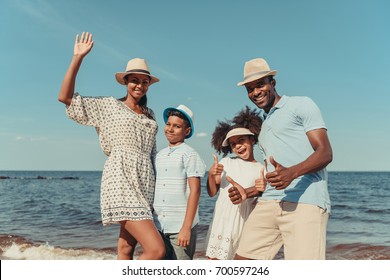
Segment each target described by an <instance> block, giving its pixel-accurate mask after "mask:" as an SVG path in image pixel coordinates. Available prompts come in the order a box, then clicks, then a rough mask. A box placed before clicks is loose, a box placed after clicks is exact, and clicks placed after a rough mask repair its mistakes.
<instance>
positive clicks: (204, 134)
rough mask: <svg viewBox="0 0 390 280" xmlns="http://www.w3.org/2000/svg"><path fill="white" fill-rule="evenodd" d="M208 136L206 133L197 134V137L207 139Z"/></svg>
mask: <svg viewBox="0 0 390 280" xmlns="http://www.w3.org/2000/svg"><path fill="white" fill-rule="evenodd" d="M207 135H208V134H207V133H206V132H199V133H197V134H196V137H206V136H207Z"/></svg>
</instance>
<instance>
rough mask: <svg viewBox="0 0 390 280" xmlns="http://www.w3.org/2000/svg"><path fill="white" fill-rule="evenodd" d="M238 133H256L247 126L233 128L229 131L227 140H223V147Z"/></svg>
mask: <svg viewBox="0 0 390 280" xmlns="http://www.w3.org/2000/svg"><path fill="white" fill-rule="evenodd" d="M237 135H255V134H254V133H253V132H252V131H250V130H249V129H247V128H243V127H239V128H233V129H232V130H230V131H229V132H228V133H227V135H226V137H225V140H223V142H222V147H228V146H229V138H230V137H233V136H237Z"/></svg>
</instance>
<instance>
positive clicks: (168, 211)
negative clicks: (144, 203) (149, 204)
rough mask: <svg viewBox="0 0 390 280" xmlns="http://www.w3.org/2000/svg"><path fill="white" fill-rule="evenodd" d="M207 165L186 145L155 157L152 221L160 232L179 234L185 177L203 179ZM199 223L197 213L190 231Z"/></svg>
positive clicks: (185, 194)
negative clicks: (155, 173)
mask: <svg viewBox="0 0 390 280" xmlns="http://www.w3.org/2000/svg"><path fill="white" fill-rule="evenodd" d="M205 171H206V165H205V163H204V161H203V160H202V159H201V157H200V156H199V154H198V153H197V152H196V151H195V150H194V149H193V148H192V147H190V146H188V145H187V144H186V143H182V144H180V145H178V146H174V147H166V148H164V149H162V150H161V151H160V152H158V154H157V157H156V172H157V175H156V189H155V194H154V203H153V208H154V212H153V219H154V222H155V224H156V227H157V229H158V230H159V231H162V232H164V233H178V232H179V231H180V229H181V227H182V226H183V222H184V218H185V214H186V210H187V199H188V196H189V194H190V188H189V186H188V180H187V179H188V177H203V176H204V174H205ZM198 222H199V216H198V211H196V215H195V218H194V221H193V223H192V227H194V226H195V225H196V224H197V223H198Z"/></svg>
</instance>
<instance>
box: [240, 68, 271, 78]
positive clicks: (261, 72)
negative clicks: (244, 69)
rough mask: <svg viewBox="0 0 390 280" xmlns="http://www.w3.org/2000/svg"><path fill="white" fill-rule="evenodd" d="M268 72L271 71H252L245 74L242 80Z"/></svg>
mask: <svg viewBox="0 0 390 280" xmlns="http://www.w3.org/2000/svg"><path fill="white" fill-rule="evenodd" d="M269 72H271V71H268V70H266V71H260V72H255V73H252V74H249V75H247V76H245V77H244V80H246V79H249V78H251V77H253V76H256V75H262V74H267V73H269Z"/></svg>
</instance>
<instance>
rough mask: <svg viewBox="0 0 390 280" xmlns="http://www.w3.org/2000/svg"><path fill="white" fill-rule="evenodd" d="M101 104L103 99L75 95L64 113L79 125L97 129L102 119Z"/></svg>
mask: <svg viewBox="0 0 390 280" xmlns="http://www.w3.org/2000/svg"><path fill="white" fill-rule="evenodd" d="M102 103H103V98H99V97H82V96H80V95H79V94H78V93H75V94H74V96H73V98H72V102H71V104H70V105H69V106H68V107H67V108H66V113H67V115H68V117H69V118H71V119H72V120H74V121H75V122H77V123H79V124H82V125H88V126H94V127H99V125H100V122H101V119H102V109H103V108H102V105H103V104H102Z"/></svg>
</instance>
